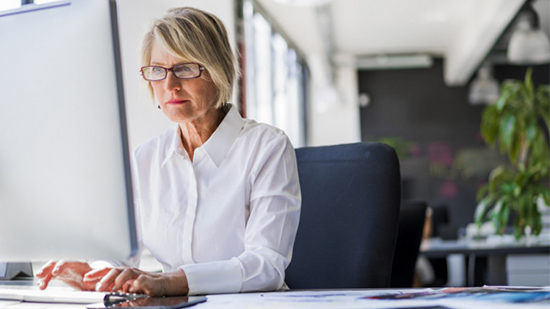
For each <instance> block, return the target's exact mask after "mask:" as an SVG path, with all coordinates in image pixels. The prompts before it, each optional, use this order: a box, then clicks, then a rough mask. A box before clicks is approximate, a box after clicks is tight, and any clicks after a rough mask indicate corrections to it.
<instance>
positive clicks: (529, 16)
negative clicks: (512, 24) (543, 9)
mask: <svg viewBox="0 0 550 309" xmlns="http://www.w3.org/2000/svg"><path fill="white" fill-rule="evenodd" d="M508 60H509V61H510V62H512V63H515V64H541V63H548V62H550V43H549V42H548V36H547V35H546V33H544V31H542V30H541V29H540V26H539V18H538V15H537V13H536V12H535V10H534V9H533V7H532V6H531V4H528V5H527V7H526V8H525V10H524V11H522V12H521V13H520V14H519V15H518V20H517V25H516V29H515V30H514V32H513V33H512V37H511V38H510V43H508Z"/></svg>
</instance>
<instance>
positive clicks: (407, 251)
mask: <svg viewBox="0 0 550 309" xmlns="http://www.w3.org/2000/svg"><path fill="white" fill-rule="evenodd" d="M426 208H427V205H426V203H425V202H422V201H403V203H402V204H401V209H400V210H399V229H398V231H397V242H396V244H395V253H394V255H393V267H392V274H391V282H390V287H392V288H410V287H412V285H413V279H414V272H415V267H416V260H417V259H418V252H419V250H420V243H421V242H422V234H423V232H424V222H425V221H426Z"/></svg>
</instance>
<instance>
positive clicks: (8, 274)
mask: <svg viewBox="0 0 550 309" xmlns="http://www.w3.org/2000/svg"><path fill="white" fill-rule="evenodd" d="M32 276H33V274H32V264H31V263H30V262H18V263H6V262H0V280H13V279H18V278H29V277H31V278H32Z"/></svg>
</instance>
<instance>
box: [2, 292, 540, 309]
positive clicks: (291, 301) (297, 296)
mask: <svg viewBox="0 0 550 309" xmlns="http://www.w3.org/2000/svg"><path fill="white" fill-rule="evenodd" d="M433 291H436V292H439V291H440V290H432V289H354V290H313V291H291V292H265V293H243V294H222V295H208V296H207V298H208V300H207V301H206V302H205V303H201V304H197V305H195V306H193V307H190V308H196V309H212V308H217V309H237V308H238V309H241V308H263V309H271V308H273V309H279V308H284V309H293V308H315V309H323V308H342V309H345V308H379V309H384V308H403V307H407V308H420V307H422V308H426V307H431V306H443V307H444V308H453V309H520V308H521V309H543V308H544V309H548V307H549V305H550V302H549V301H548V300H545V301H542V302H530V303H510V302H503V301H502V299H501V300H495V299H494V298H493V300H480V299H472V298H469V299H465V298H459V297H447V298H439V299H425V298H424V299H420V298H418V299H399V300H378V299H365V297H373V296H378V295H385V294H403V293H413V292H425V293H432V292H433ZM543 293H546V294H545V295H546V296H544V297H545V298H548V297H549V296H548V295H549V294H550V290H546V291H545V292H543ZM473 297H477V296H473ZM0 308H9V309H21V308H45V309H49V308H61V309H83V308H86V306H85V305H71V304H38V303H17V302H7V301H0Z"/></svg>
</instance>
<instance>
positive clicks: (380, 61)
mask: <svg viewBox="0 0 550 309" xmlns="http://www.w3.org/2000/svg"><path fill="white" fill-rule="evenodd" d="M432 64H433V59H432V57H430V56H429V55H423V54H411V55H376V56H362V57H358V58H357V61H356V65H357V68H358V69H360V70H384V69H416V68H429V67H431V66H432Z"/></svg>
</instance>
